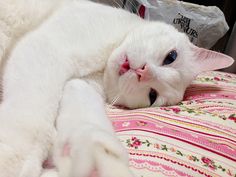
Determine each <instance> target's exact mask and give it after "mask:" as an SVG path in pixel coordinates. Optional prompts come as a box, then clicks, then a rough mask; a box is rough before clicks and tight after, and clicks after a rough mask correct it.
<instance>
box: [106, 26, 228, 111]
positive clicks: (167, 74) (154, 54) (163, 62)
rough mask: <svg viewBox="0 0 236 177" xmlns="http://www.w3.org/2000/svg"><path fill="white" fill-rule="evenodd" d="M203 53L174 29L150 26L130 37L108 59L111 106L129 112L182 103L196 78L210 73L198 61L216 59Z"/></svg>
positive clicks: (107, 92)
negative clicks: (188, 88) (122, 107)
mask: <svg viewBox="0 0 236 177" xmlns="http://www.w3.org/2000/svg"><path fill="white" fill-rule="evenodd" d="M203 50H204V49H200V48H197V47H194V46H193V45H192V44H191V43H190V42H189V40H188V38H187V36H186V35H185V34H183V33H180V32H178V31H177V30H176V29H175V28H174V27H172V26H170V25H167V24H163V23H158V22H155V23H154V22H151V23H150V22H147V23H146V24H145V25H143V26H142V27H140V28H137V29H135V30H134V31H132V32H131V33H129V34H128V35H127V36H126V38H125V40H124V41H123V42H122V43H121V45H120V46H119V47H118V48H116V49H115V50H114V51H113V53H112V54H111V56H110V58H109V59H108V63H107V67H106V70H105V75H104V83H105V90H106V94H107V98H108V102H110V103H112V104H115V105H122V106H125V107H128V108H139V107H149V106H162V105H173V104H176V103H178V102H179V101H181V100H182V98H183V95H184V92H185V89H186V87H187V86H188V85H189V84H190V83H191V81H192V80H193V79H194V77H195V76H196V75H197V74H198V73H199V72H201V71H204V70H209V67H206V66H204V65H206V62H205V63H204V62H202V61H200V62H199V61H198V60H199V59H198V58H200V57H203V58H208V57H209V55H212V54H209V53H208V52H209V51H207V50H204V51H203ZM214 54H215V53H214ZM215 55H216V54H215ZM227 61H228V63H227V64H228V65H229V64H230V61H231V63H232V59H231V60H230V59H228V60H227ZM199 63H201V64H199ZM223 64H224V63H223ZM202 65H203V66H202ZM223 67H225V66H221V67H220V66H218V67H215V68H210V69H218V68H223Z"/></svg>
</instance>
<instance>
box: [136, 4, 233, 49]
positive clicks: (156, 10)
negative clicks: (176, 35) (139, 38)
mask: <svg viewBox="0 0 236 177" xmlns="http://www.w3.org/2000/svg"><path fill="white" fill-rule="evenodd" d="M137 1H138V2H139V3H140V6H139V7H138V8H139V9H138V10H137V11H139V12H140V10H141V11H142V12H141V13H143V16H144V18H145V19H148V20H160V21H165V22H167V23H169V24H172V25H174V26H175V27H176V28H177V29H178V30H179V31H181V32H185V33H186V34H187V35H188V37H189V39H190V41H191V42H192V43H194V44H195V45H197V46H199V47H204V48H211V47H212V46H213V45H214V44H215V43H216V42H217V40H218V39H220V38H221V37H222V36H223V35H224V34H225V33H226V32H227V31H228V29H229V26H228V24H227V23H226V21H225V17H224V14H223V12H222V11H221V10H220V9H219V8H218V7H216V6H208V7H207V6H201V5H196V4H191V3H186V2H182V1H176V0H137ZM140 8H142V9H140Z"/></svg>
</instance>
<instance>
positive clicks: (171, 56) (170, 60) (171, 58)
mask: <svg viewBox="0 0 236 177" xmlns="http://www.w3.org/2000/svg"><path fill="white" fill-rule="evenodd" d="M176 58H177V52H176V51H175V50H172V51H171V52H170V53H169V54H168V55H167V56H166V58H165V60H164V61H163V65H169V64H171V63H173V62H174V61H175V60H176Z"/></svg>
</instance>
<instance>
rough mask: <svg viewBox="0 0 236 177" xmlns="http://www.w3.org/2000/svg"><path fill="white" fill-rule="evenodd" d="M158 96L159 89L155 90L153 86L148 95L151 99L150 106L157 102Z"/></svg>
mask: <svg viewBox="0 0 236 177" xmlns="http://www.w3.org/2000/svg"><path fill="white" fill-rule="evenodd" d="M157 96H158V94H157V91H156V90H154V89H153V88H151V89H150V91H149V95H148V97H149V101H150V106H152V105H153V103H155V101H156V99H157Z"/></svg>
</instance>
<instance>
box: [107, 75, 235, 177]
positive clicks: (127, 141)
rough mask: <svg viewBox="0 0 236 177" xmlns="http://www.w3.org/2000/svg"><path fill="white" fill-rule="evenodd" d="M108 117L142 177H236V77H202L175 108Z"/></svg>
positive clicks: (113, 113) (121, 112)
mask: <svg viewBox="0 0 236 177" xmlns="http://www.w3.org/2000/svg"><path fill="white" fill-rule="evenodd" d="M108 114H109V117H110V118H111V119H112V121H113V125H114V128H115V130H116V132H117V135H118V137H119V139H120V141H121V142H122V143H123V145H124V146H125V147H126V148H127V149H128V152H129V155H130V167H131V169H132V170H133V172H134V173H135V174H136V176H137V177H161V176H171V177H173V176H181V177H184V176H194V177H196V176H206V177H210V176H215V177H216V176H224V177H228V176H229V177H230V176H233V177H236V75H233V74H228V73H223V72H207V73H204V74H202V75H200V76H198V77H197V79H196V80H195V81H194V82H193V83H192V84H191V86H190V87H189V88H188V89H187V91H186V94H185V98H184V101H183V102H181V103H179V104H178V105H176V106H170V107H160V108H146V109H137V110H123V109H116V108H109V110H108Z"/></svg>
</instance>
